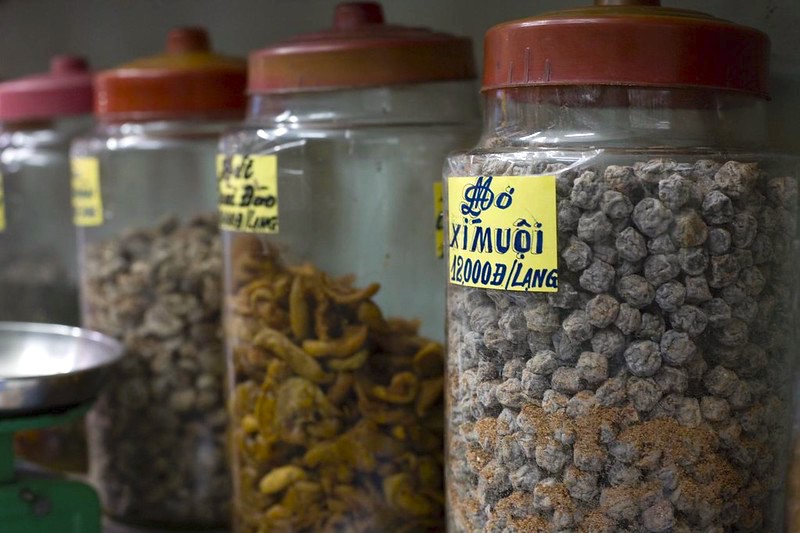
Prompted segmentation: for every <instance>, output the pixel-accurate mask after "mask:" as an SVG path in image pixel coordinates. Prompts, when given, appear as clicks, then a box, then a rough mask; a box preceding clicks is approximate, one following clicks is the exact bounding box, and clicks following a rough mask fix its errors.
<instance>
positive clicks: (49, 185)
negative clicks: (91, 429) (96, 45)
mask: <svg viewBox="0 0 800 533" xmlns="http://www.w3.org/2000/svg"><path fill="white" fill-rule="evenodd" d="M91 111H92V85H91V73H90V72H89V68H88V65H87V64H86V61H85V60H83V59H82V58H79V57H72V56H57V57H55V58H53V60H52V61H51V66H50V70H49V71H48V72H46V73H42V74H35V75H31V76H25V77H22V78H16V79H11V80H5V81H3V82H2V83H0V122H1V123H2V124H3V127H2V128H0V320H3V321H17V322H48V323H55V324H65V325H72V326H75V325H78V324H79V321H80V313H79V304H78V267H77V264H78V261H77V241H76V236H75V230H74V228H73V227H72V223H71V222H72V206H71V203H70V167H69V143H70V141H71V140H72V138H73V137H74V136H75V135H77V134H79V133H82V132H85V131H86V130H88V129H89V128H90V127H91ZM15 447H16V452H17V455H18V457H20V458H22V459H24V460H26V461H30V462H33V463H35V464H37V465H38V466H43V467H46V468H50V469H55V470H66V471H70V472H84V471H85V469H86V439H85V436H84V433H83V421H82V420H80V421H77V422H76V423H74V424H72V425H70V426H69V427H64V428H50V429H47V430H38V431H29V432H23V433H20V434H18V435H17V436H16V438H15Z"/></svg>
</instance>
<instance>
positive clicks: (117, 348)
mask: <svg viewBox="0 0 800 533" xmlns="http://www.w3.org/2000/svg"><path fill="white" fill-rule="evenodd" d="M121 357H122V345H121V344H120V343H119V342H117V341H116V340H114V339H112V338H111V337H108V336H106V335H103V334H101V333H97V332H96V331H91V330H86V329H81V328H73V327H70V326H58V325H54V324H33V323H25V322H0V416H30V415H36V414H42V413H47V412H54V411H58V410H60V409H67V408H70V407H75V406H78V405H81V404H84V403H87V402H91V401H92V400H94V398H95V397H96V396H97V393H98V392H99V391H100V388H101V387H102V386H103V382H104V381H105V379H106V377H107V375H108V371H109V370H110V368H111V366H112V365H113V364H114V363H116V362H117V361H118V360H119V359H120V358H121Z"/></svg>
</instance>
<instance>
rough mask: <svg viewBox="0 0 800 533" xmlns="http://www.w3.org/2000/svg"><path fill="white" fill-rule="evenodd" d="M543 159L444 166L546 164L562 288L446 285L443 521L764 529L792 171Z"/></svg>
mask: <svg viewBox="0 0 800 533" xmlns="http://www.w3.org/2000/svg"><path fill="white" fill-rule="evenodd" d="M550 163H551V164H545V163H539V162H536V161H532V162H522V163H520V162H518V161H515V160H513V159H512V158H509V157H508V156H502V155H498V156H487V157H486V158H485V159H481V158H478V157H476V158H474V159H473V160H471V161H470V162H469V163H467V164H468V167H467V168H463V169H457V170H456V172H455V175H459V176H467V175H482V174H483V175H486V174H490V173H494V172H497V173H498V175H536V174H555V175H556V176H557V196H558V239H559V243H558V244H559V256H560V259H559V290H558V292H557V293H552V294H548V295H545V294H541V293H519V292H517V293H510V292H498V291H491V290H484V289H473V288H467V287H460V286H451V287H450V289H449V297H448V312H449V334H448V341H449V349H448V369H449V370H450V374H449V376H448V394H449V401H448V405H449V406H450V411H449V413H448V415H449V434H450V438H449V450H448V476H449V477H448V498H449V502H450V504H451V506H452V507H451V511H450V518H451V524H452V526H453V529H454V530H455V531H464V532H466V531H487V532H489V531H498V532H499V531H503V532H514V531H560V530H572V529H575V530H579V531H592V532H603V531H607V532H614V531H657V532H660V531H687V532H688V531H700V530H703V531H723V530H725V531H727V530H733V529H735V530H736V531H772V530H775V528H776V527H778V524H779V523H780V516H779V515H780V512H776V511H775V509H776V508H778V509H779V508H780V505H781V502H782V498H783V497H782V490H783V479H784V471H785V465H786V457H785V454H784V450H786V449H787V438H788V437H787V436H788V423H789V422H790V420H789V416H788V410H789V406H790V403H791V402H790V399H791V392H790V391H791V382H790V379H791V372H789V371H788V369H790V368H792V365H791V363H790V361H789V359H790V356H791V355H792V354H791V346H792V345H791V338H792V335H791V330H792V327H793V324H792V323H791V320H790V317H791V316H792V309H791V304H792V288H793V287H794V280H795V278H796V273H795V272H794V271H795V270H796V267H795V266H794V265H792V264H791V262H790V261H789V260H788V259H789V256H790V252H791V248H792V241H793V239H794V235H795V228H796V215H795V211H796V203H797V184H796V182H795V180H794V179H793V178H788V177H775V176H771V177H770V176H767V175H765V173H764V172H763V170H762V169H761V168H759V166H758V165H756V164H742V163H738V162H733V161H730V162H727V163H724V164H721V163H717V162H714V161H707V160H703V161H697V162H696V163H689V164H685V163H678V162H675V161H671V160H663V159H659V160H653V161H648V162H639V163H636V164H633V165H631V166H615V165H611V166H607V167H605V168H587V167H586V166H581V165H575V166H574V167H567V166H566V165H563V164H552V162H550ZM469 165H471V166H469ZM776 504H777V507H776ZM731 528H733V529H731Z"/></svg>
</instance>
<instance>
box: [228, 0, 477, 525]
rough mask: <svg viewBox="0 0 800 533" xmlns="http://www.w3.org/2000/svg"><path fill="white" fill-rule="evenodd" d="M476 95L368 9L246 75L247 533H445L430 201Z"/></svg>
mask: <svg viewBox="0 0 800 533" xmlns="http://www.w3.org/2000/svg"><path fill="white" fill-rule="evenodd" d="M360 45H363V46H360ZM317 50H323V51H322V52H319V53H318V52H317ZM445 58H447V61H449V63H448V62H447V61H445ZM326 62H330V63H329V64H328V69H327V70H325V71H320V70H318V69H316V67H315V65H319V64H325V63H326ZM286 65H291V67H292V68H291V69H289V68H284V67H286ZM423 65H427V66H428V67H431V68H429V69H428V70H425V69H424V68H423ZM314 74H316V75H317V76H316V77H315V76H314ZM283 76H285V77H283ZM471 76H472V54H471V47H470V44H469V41H467V40H466V39H460V38H456V37H451V36H446V35H441V34H433V33H431V32H428V31H426V30H409V29H406V28H398V27H393V26H388V25H384V24H383V23H382V15H381V11H380V6H378V5H377V4H372V3H357V4H344V5H340V6H339V7H338V8H337V11H336V20H335V29H334V30H333V31H332V32H328V33H324V34H317V35H313V36H308V37H306V36H304V37H300V38H296V39H293V40H292V41H290V42H289V43H288V44H285V45H284V44H279V45H276V46H274V47H271V48H267V49H265V50H262V51H258V52H255V53H254V54H253V55H252V56H251V60H250V81H249V83H250V92H251V94H252V97H251V99H250V106H249V116H248V119H247V122H246V124H245V125H244V126H243V127H242V128H239V129H236V130H234V131H231V132H230V133H228V134H227V135H226V136H225V137H224V138H223V140H222V144H221V150H222V155H221V156H220V161H219V165H220V199H221V205H220V208H221V216H222V219H221V222H222V228H223V230H224V231H223V243H224V252H225V272H226V274H225V291H226V296H225V298H226V299H225V302H226V342H227V356H228V370H229V381H230V390H231V395H232V397H231V400H230V408H231V417H232V420H231V424H232V445H233V447H234V450H233V470H234V488H235V491H236V498H235V513H234V516H235V522H236V531H239V532H242V533H244V532H253V533H255V532H259V531H297V532H299V531H420V530H424V531H442V530H444V520H443V517H444V511H443V508H444V497H443V481H442V479H443V450H444V444H443V403H442V399H443V398H442V385H443V378H442V372H443V352H442V345H441V342H442V340H443V336H444V324H443V314H444V289H445V287H444V283H443V280H442V279H441V270H442V269H443V267H444V265H443V262H442V260H441V258H440V257H437V253H436V223H437V215H438V213H437V208H436V198H435V192H436V191H437V189H438V188H437V187H436V185H437V182H438V181H439V180H438V176H439V175H440V173H441V162H442V160H443V158H444V156H445V155H446V154H447V153H448V152H449V151H451V150H453V149H455V148H457V147H464V146H465V145H468V144H469V143H470V142H471V141H474V139H475V138H476V137H477V128H476V127H475V126H477V124H476V122H475V118H476V111H477V109H476V108H477V106H476V103H477V102H476V101H474V95H473V87H472V83H471V81H470V78H471ZM254 191H255V193H253V192H254ZM438 192H439V194H440V192H441V191H440V189H439V190H438Z"/></svg>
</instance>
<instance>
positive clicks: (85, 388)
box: [0, 322, 122, 533]
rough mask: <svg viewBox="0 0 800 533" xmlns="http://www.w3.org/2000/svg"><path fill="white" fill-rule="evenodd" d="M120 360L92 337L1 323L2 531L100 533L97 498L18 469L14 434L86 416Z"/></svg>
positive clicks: (82, 487) (81, 487)
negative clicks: (15, 459) (109, 373)
mask: <svg viewBox="0 0 800 533" xmlns="http://www.w3.org/2000/svg"><path fill="white" fill-rule="evenodd" d="M121 357H122V346H121V345H120V344H119V343H118V342H117V341H115V340H114V339H111V338H110V337H107V336H105V335H101V334H100V333H96V332H94V331H88V330H85V329H80V328H73V327H69V326H56V325H51V324H28V323H18V322H0V532H2V533H100V531H101V509H100V502H99V500H98V497H97V494H96V493H95V491H94V490H93V489H92V488H91V487H89V486H88V485H87V484H85V483H81V482H79V481H74V480H70V479H66V478H64V477H60V476H58V475H56V474H50V473H41V472H36V471H30V472H26V471H24V470H23V469H22V468H18V467H16V466H15V461H14V446H13V442H14V433H15V432H17V431H24V430H31V429H41V428H46V427H50V426H56V425H60V424H65V423H69V422H71V421H73V420H75V419H77V418H79V417H81V416H83V415H84V413H86V411H87V410H88V409H89V407H90V405H91V403H92V401H93V400H94V399H95V397H96V396H97V393H98V392H99V391H100V389H101V388H102V386H103V384H104V381H105V380H106V378H107V376H108V371H109V370H110V368H111V366H112V365H113V364H114V363H115V362H117V361H118V360H119V359H120V358H121Z"/></svg>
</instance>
